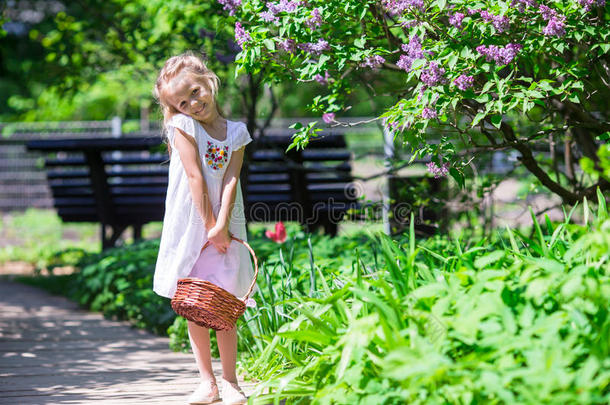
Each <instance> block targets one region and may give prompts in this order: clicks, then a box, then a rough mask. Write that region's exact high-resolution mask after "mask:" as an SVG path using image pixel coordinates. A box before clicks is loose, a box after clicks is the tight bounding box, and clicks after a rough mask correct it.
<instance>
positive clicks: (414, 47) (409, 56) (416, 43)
mask: <svg viewBox="0 0 610 405" xmlns="http://www.w3.org/2000/svg"><path fill="white" fill-rule="evenodd" d="M401 49H402V50H403V52H406V55H400V59H399V60H398V62H397V63H396V65H397V66H398V67H399V68H401V69H403V70H405V71H407V72H409V71H410V70H411V64H413V61H414V60H415V59H424V58H425V57H424V51H423V50H422V48H421V42H420V39H419V37H418V36H416V35H413V36H412V37H411V40H410V41H409V43H408V44H402V45H401Z"/></svg>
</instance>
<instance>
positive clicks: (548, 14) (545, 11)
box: [538, 4, 557, 21]
mask: <svg viewBox="0 0 610 405" xmlns="http://www.w3.org/2000/svg"><path fill="white" fill-rule="evenodd" d="M538 12H539V13H540V15H541V16H542V19H543V20H544V21H548V20H550V19H551V18H553V17H556V16H557V12H556V11H555V10H553V9H552V8H550V7H548V6H545V5H544V4H541V5H540V7H538Z"/></svg>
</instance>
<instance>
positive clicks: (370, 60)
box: [360, 55, 385, 69]
mask: <svg viewBox="0 0 610 405" xmlns="http://www.w3.org/2000/svg"><path fill="white" fill-rule="evenodd" d="M383 62H385V59H384V58H383V56H380V55H370V56H367V57H366V58H365V59H364V62H362V63H361V64H360V67H370V68H371V69H376V68H378V67H379V66H381V65H383Z"/></svg>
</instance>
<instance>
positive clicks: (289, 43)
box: [277, 38, 296, 53]
mask: <svg viewBox="0 0 610 405" xmlns="http://www.w3.org/2000/svg"><path fill="white" fill-rule="evenodd" d="M277 46H278V47H279V48H280V49H282V50H284V51H285V52H288V53H294V51H295V49H296V42H294V39H290V38H287V39H285V40H283V41H280V42H278V43H277Z"/></svg>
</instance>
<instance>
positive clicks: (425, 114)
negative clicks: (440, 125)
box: [421, 107, 438, 120]
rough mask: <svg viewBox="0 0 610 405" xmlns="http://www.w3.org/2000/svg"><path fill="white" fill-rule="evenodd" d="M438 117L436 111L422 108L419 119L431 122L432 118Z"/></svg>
mask: <svg viewBox="0 0 610 405" xmlns="http://www.w3.org/2000/svg"><path fill="white" fill-rule="evenodd" d="M437 116H438V114H437V112H436V110H434V109H432V108H429V107H424V109H423V110H422V112H421V117H422V118H423V119H425V120H431V119H433V118H436V117H437Z"/></svg>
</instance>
